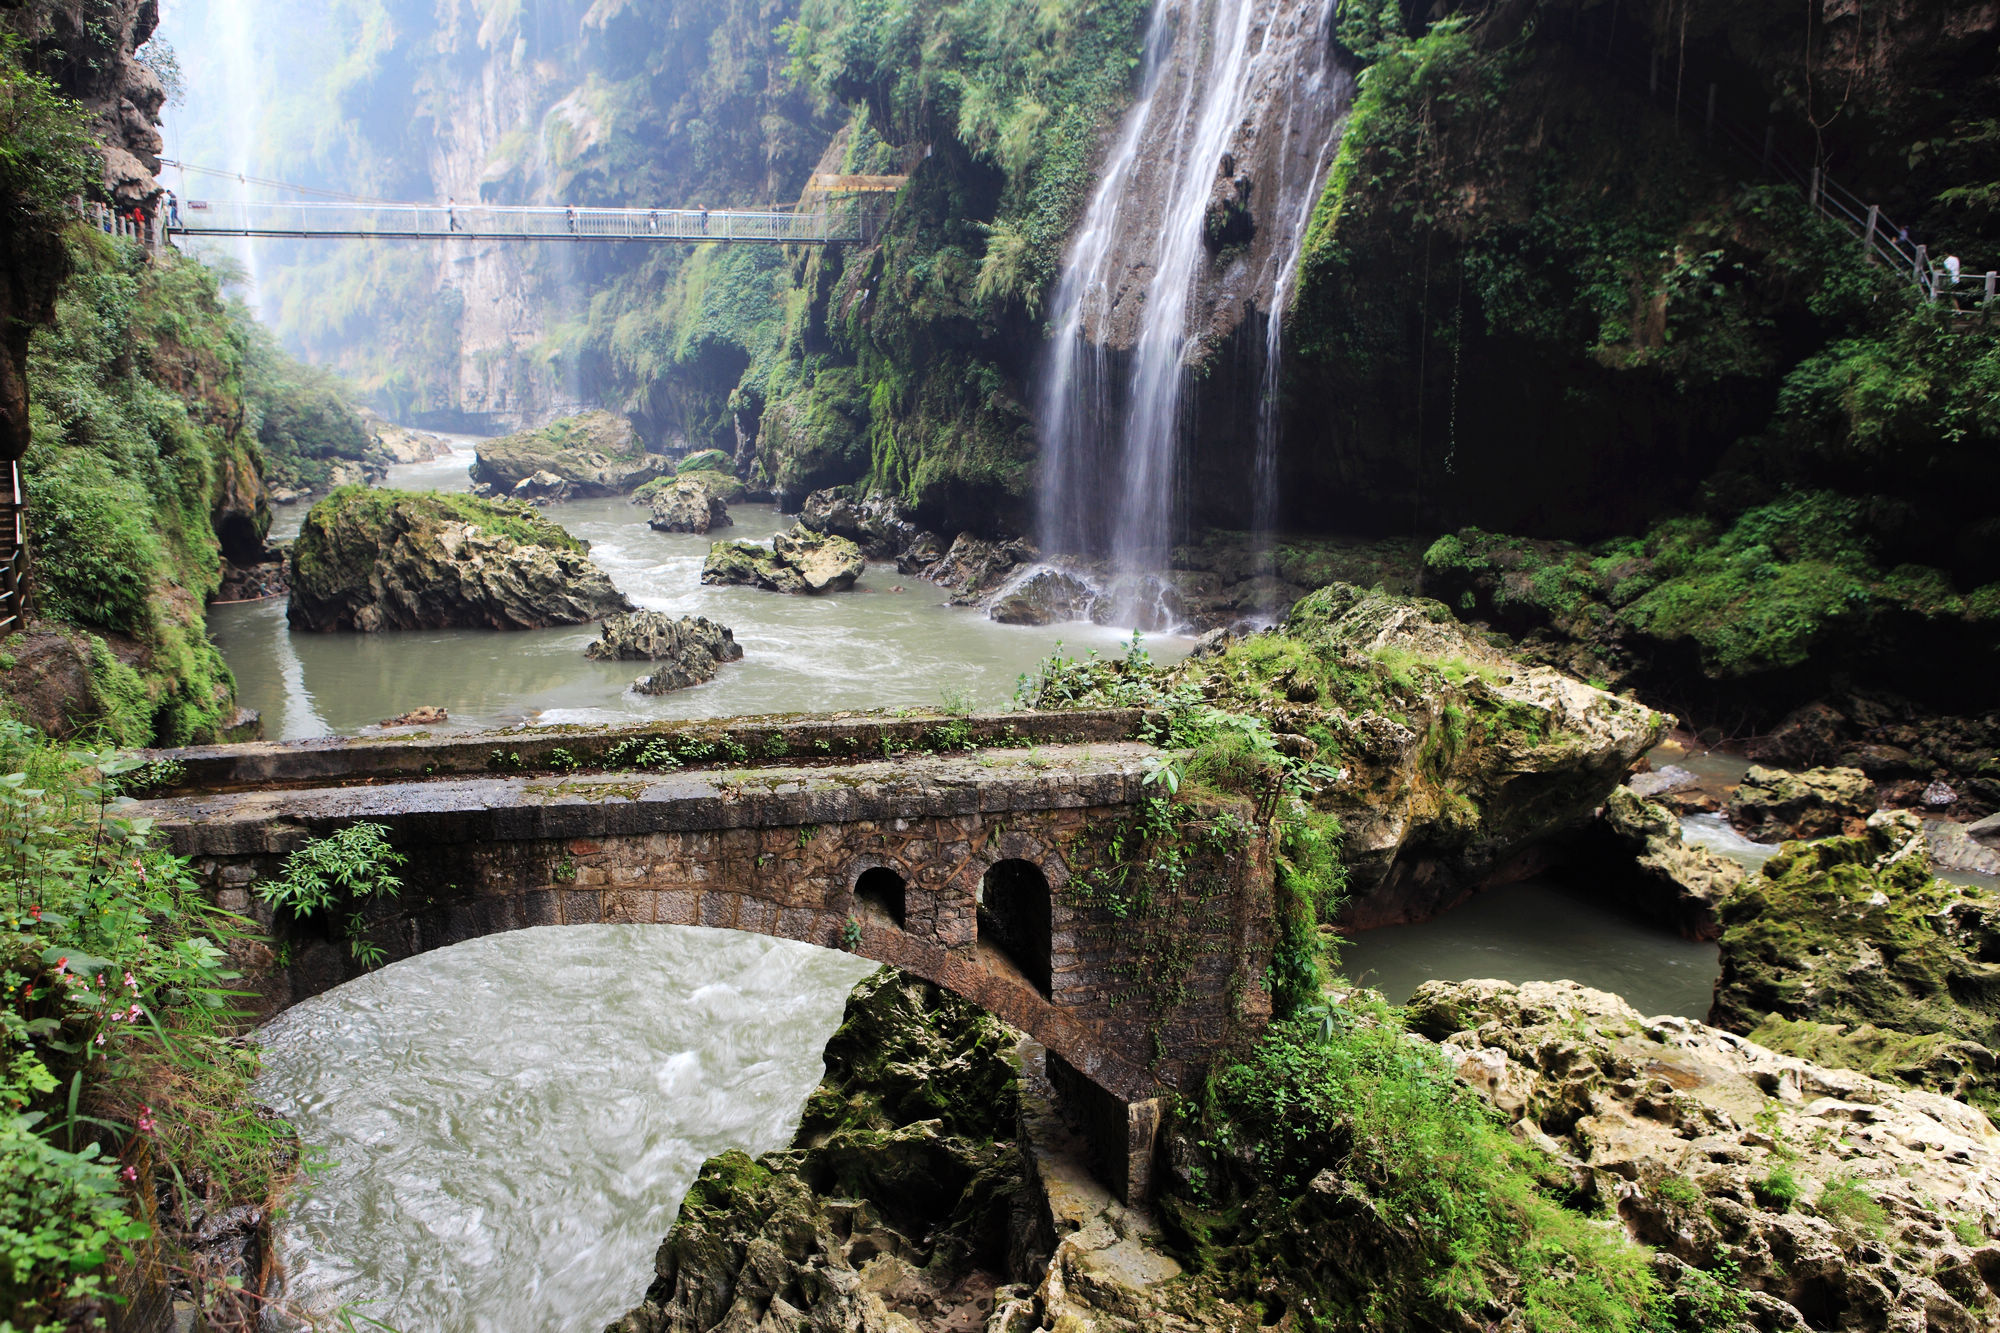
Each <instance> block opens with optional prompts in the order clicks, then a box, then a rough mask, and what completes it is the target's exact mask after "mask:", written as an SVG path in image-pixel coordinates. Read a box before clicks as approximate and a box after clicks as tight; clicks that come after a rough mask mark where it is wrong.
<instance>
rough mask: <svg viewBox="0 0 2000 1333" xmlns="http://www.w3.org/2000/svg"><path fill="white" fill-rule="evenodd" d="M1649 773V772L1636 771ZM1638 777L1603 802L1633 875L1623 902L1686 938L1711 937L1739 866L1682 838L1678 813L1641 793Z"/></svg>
mask: <svg viewBox="0 0 2000 1333" xmlns="http://www.w3.org/2000/svg"><path fill="white" fill-rule="evenodd" d="M1648 776H1653V775H1651V774H1640V775H1639V777H1648ZM1638 783H1639V778H1637V777H1635V778H1634V779H1633V780H1632V782H1631V783H1630V784H1628V785H1626V786H1623V787H1618V788H1616V789H1614V790H1613V791H1612V793H1611V795H1610V796H1609V797H1607V798H1606V800H1605V802H1604V814H1603V825H1604V828H1605V830H1606V832H1608V833H1609V834H1610V835H1611V839H1612V840H1613V842H1614V843H1615V847H1616V851H1617V852H1618V853H1621V854H1622V855H1623V857H1625V858H1627V860H1628V864H1629V866H1630V867H1631V872H1632V875H1633V880H1634V881H1635V882H1634V883H1633V884H1632V886H1631V888H1630V889H1629V890H1628V891H1627V892H1628V897H1627V899H1626V905H1627V906H1629V907H1632V908H1636V909H1637V910H1639V911H1640V912H1642V913H1644V914H1645V915H1646V916H1649V917H1651V918H1652V919H1653V920H1655V921H1658V922H1661V923H1662V924H1664V925H1667V926H1669V927H1671V928H1672V929H1674V930H1676V931H1679V932H1680V933H1681V934H1682V935H1684V936H1686V937H1687V938H1689V939H1696V940H1712V939H1715V938H1716V937H1717V936H1719V935H1720V934H1721V933H1722V924H1721V919H1720V913H1721V909H1722V905H1723V904H1724V903H1725V902H1727V901H1728V900H1729V898H1730V896H1731V895H1732V894H1733V893H1735V891H1736V890H1737V888H1738V887H1739V886H1740V885H1741V884H1742V883H1743V878H1744V870H1743V867H1742V866H1740V865H1738V864H1737V863H1736V862H1734V861H1731V860H1730V859H1729V858H1727V857H1725V856H1719V855H1717V854H1716V853H1714V852H1712V851H1709V850H1708V849H1707V848H1706V847H1700V846H1697V845H1695V844H1692V843H1689V842H1687V841H1685V840H1684V839H1683V838H1682V837H1681V821H1680V816H1679V815H1678V814H1676V813H1675V812H1674V811H1673V810H1670V809H1668V808H1667V807H1666V806H1664V805H1661V804H1659V803H1657V802H1654V801H1648V800H1646V799H1644V798H1643V797H1641V796H1640V795H1639V793H1638V790H1637V787H1638ZM1592 870H1593V874H1594V875H1596V876H1601V875H1604V874H1605V873H1606V871H1604V870H1603V869H1601V868H1599V867H1597V866H1595V865H1593V867H1592Z"/></svg>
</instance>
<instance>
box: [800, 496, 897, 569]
mask: <svg viewBox="0 0 2000 1333" xmlns="http://www.w3.org/2000/svg"><path fill="white" fill-rule="evenodd" d="M915 520H916V514H915V512H914V511H913V510H911V508H910V506H909V505H907V504H905V503H904V502H903V501H901V500H899V499H897V498H896V497H894V496H891V495H883V494H882V493H881V492H879V491H877V492H875V493H873V494H871V495H869V496H868V497H867V498H865V499H862V500H852V499H849V498H848V497H847V496H846V494H845V493H843V492H841V491H837V490H824V491H814V492H813V493H812V494H811V495H808V496H807V497H806V502H805V506H804V508H802V509H801V510H800V511H799V523H800V525H801V526H803V527H808V528H811V529H812V530H813V531H815V532H825V533H831V534H832V535H834V536H836V537H845V538H847V539H848V540H849V541H851V542H853V543H854V544H855V545H857V546H859V547H860V548H861V550H862V552H863V554H865V555H866V556H867V557H868V558H869V559H871V560H893V559H895V558H896V557H898V556H900V555H902V554H903V553H904V552H905V551H907V550H909V549H910V546H911V543H913V542H914V541H915V540H916V539H917V535H918V529H917V525H916V521H915Z"/></svg>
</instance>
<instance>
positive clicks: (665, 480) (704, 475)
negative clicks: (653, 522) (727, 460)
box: [631, 470, 750, 506]
mask: <svg viewBox="0 0 2000 1333" xmlns="http://www.w3.org/2000/svg"><path fill="white" fill-rule="evenodd" d="M683 480H685V481H698V482H700V483H701V484H702V485H704V486H706V487H708V489H709V492H710V493H711V494H712V495H714V496H715V497H716V498H717V499H718V500H721V501H722V503H724V504H728V505H733V504H736V503H737V502H738V501H741V500H747V499H749V498H750V488H749V487H748V486H745V485H744V484H743V482H742V481H741V480H740V479H738V478H736V477H733V476H731V475H730V474H729V473H727V472H706V471H699V470H697V471H690V472H683V473H680V474H679V475H678V476H673V477H655V478H653V479H652V480H651V481H649V482H647V483H646V484H645V485H643V486H641V487H640V488H639V489H638V490H636V491H633V492H632V496H631V500H632V503H633V504H635V505H649V506H650V505H651V504H652V503H653V500H654V497H656V496H658V495H659V494H660V493H661V492H663V491H665V490H667V489H668V488H669V487H671V486H673V485H674V483H675V482H678V481H683Z"/></svg>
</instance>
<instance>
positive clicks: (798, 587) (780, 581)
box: [701, 528, 868, 593]
mask: <svg viewBox="0 0 2000 1333" xmlns="http://www.w3.org/2000/svg"><path fill="white" fill-rule="evenodd" d="M867 567H868V566H867V562H866V561H865V560H863V559H862V557H861V548H860V547H858V546H856V545H855V544H854V543H853V542H851V541H849V540H847V538H845V537H833V536H829V535H827V534H824V533H818V532H814V531H812V530H811V529H810V528H794V529H792V530H791V531H790V532H781V533H779V534H777V535H776V536H775V537H773V538H771V544H770V545H769V546H768V547H767V546H759V545H758V544H757V543H755V542H717V543H716V544H715V545H713V546H711V547H709V549H708V560H707V563H705V564H704V565H703V566H702V571H701V581H702V582H703V583H709V584H738V585H742V586H745V587H752V588H768V589H770V590H772V591H773V592H791V593H826V592H845V591H847V589H849V588H851V587H853V586H854V581H855V580H856V579H858V578H860V577H861V573H862V571H863V570H865V569H866V568H867Z"/></svg>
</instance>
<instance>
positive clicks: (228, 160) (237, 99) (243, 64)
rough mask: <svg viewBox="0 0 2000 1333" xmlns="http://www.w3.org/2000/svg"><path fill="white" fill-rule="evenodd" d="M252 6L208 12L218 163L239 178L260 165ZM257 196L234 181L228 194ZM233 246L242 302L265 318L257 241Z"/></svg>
mask: <svg viewBox="0 0 2000 1333" xmlns="http://www.w3.org/2000/svg"><path fill="white" fill-rule="evenodd" d="M258 3H259V0H215V3H214V8H213V9H211V10H210V11H209V25H210V28H211V30H212V31H213V33H214V35H215V39H216V49H217V51H218V52H219V53H220V57H221V60H220V63H221V66H222V70H221V73H222V86H221V88H220V89H218V92H219V93H220V94H221V99H222V103H223V108H224V111H225V118H224V122H223V126H224V128H223V147H224V150H225V158H224V162H223V165H224V166H225V167H227V168H228V169H229V170H231V171H234V172H236V173H237V174H238V175H240V176H252V175H256V174H257V171H258V167H259V166H260V165H262V164H261V163H259V162H258V160H257V139H258V133H259V131H260V130H261V129H262V124H263V122H262V120H261V111H260V105H259V103H260V101H261V99H260V98H259V96H258V90H259V88H260V86H261V80H262V77H263V71H262V70H261V68H260V67H259V65H258V63H257V51H256V43H255V41H254V39H253V36H252V30H251V16H252V15H253V14H254V13H255V12H256V8H257V4H258ZM263 193H264V192H263V191H261V190H258V189H256V188H255V187H253V186H251V185H250V184H249V183H248V182H247V181H242V182H238V183H237V184H236V186H235V188H234V189H232V190H230V191H229V194H231V195H233V196H234V197H235V198H238V199H246V200H247V199H253V198H258V197H261V196H262V195H263ZM237 244H238V250H237V253H238V255H239V256H240V257H241V258H242V261H243V274H244V277H245V278H246V279H247V280H248V287H249V290H248V291H247V292H245V293H244V300H245V302H246V303H247V304H248V305H249V307H250V310H251V312H252V313H253V314H255V315H256V316H257V317H258V318H259V319H266V318H267V317H268V316H269V315H270V313H271V312H270V311H267V310H266V309H265V308H264V284H263V282H262V280H261V278H260V275H259V271H258V269H259V265H258V253H257V242H256V241H253V240H244V241H240V242H238V243H237Z"/></svg>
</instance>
